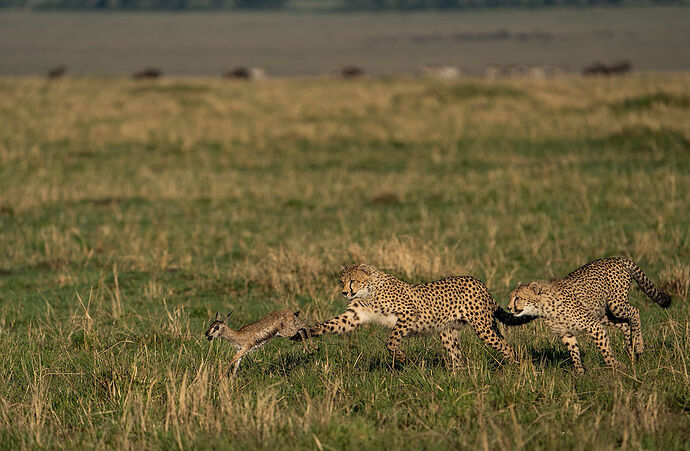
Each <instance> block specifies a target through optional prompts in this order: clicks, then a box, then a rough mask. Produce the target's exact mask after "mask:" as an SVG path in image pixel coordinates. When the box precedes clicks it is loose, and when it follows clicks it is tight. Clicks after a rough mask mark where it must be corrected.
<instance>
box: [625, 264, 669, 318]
mask: <svg viewBox="0 0 690 451" xmlns="http://www.w3.org/2000/svg"><path fill="white" fill-rule="evenodd" d="M621 262H622V263H623V264H624V266H625V268H626V269H627V270H628V272H629V273H630V275H631V276H632V277H633V279H635V282H637V285H638V286H639V287H640V288H641V289H642V291H644V294H646V295H647V296H649V298H650V299H651V300H653V301H654V302H656V303H657V304H659V307H663V308H668V307H669V306H670V305H671V296H670V295H668V294H666V293H664V292H663V291H661V290H660V289H658V288H657V287H656V286H655V285H654V284H653V283H652V282H651V281H650V280H649V279H648V278H647V276H646V275H645V274H644V273H643V272H642V270H641V269H640V267H639V266H637V265H636V264H635V263H633V262H632V261H630V260H627V259H624V258H622V259H621Z"/></svg>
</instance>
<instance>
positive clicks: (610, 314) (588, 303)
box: [508, 257, 671, 374]
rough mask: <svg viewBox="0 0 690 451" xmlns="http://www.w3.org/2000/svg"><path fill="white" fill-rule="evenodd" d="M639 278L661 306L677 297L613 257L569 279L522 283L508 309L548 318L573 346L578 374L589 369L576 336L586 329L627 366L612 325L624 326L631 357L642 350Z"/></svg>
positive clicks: (606, 353)
mask: <svg viewBox="0 0 690 451" xmlns="http://www.w3.org/2000/svg"><path fill="white" fill-rule="evenodd" d="M633 280H635V281H636V282H637V284H638V285H639V286H640V288H641V289H642V291H643V292H644V293H645V294H646V295H647V296H649V297H650V298H651V299H652V300H654V301H655V302H656V303H657V304H659V305H660V306H661V307H664V308H666V307H668V306H669V305H671V297H670V296H669V295H668V294H666V293H663V292H661V291H660V290H659V289H658V288H657V287H655V286H654V284H653V283H652V282H650V280H649V279H648V278H647V276H645V274H644V273H643V272H642V270H641V269H640V268H639V267H638V266H637V265H636V264H635V263H633V262H631V261H630V260H627V259H625V258H620V257H612V258H603V259H600V260H594V261H592V262H589V263H587V264H586V265H584V266H582V267H580V268H578V269H576V270H575V271H573V272H571V273H570V274H568V275H567V276H565V277H564V278H563V279H558V280H552V281H548V282H543V281H542V282H531V283H529V284H527V285H523V284H521V283H520V284H518V285H517V287H516V288H515V289H514V290H513V291H512V292H511V294H510V304H509V306H508V309H509V310H510V311H511V312H513V313H514V314H515V315H516V316H518V317H530V316H531V317H541V318H544V320H545V321H546V324H547V325H548V326H549V327H551V329H552V330H553V331H554V332H556V334H557V335H558V336H559V337H560V338H561V341H562V342H563V343H564V344H565V345H566V347H567V348H568V351H569V352H570V356H571V358H572V360H573V364H574V366H575V370H576V371H577V372H578V373H580V374H581V373H584V371H585V369H584V366H583V365H582V360H581V359H580V350H579V348H578V345H577V339H576V338H575V334H576V333H577V332H580V331H585V332H587V333H588V334H589V336H590V337H592V339H593V340H594V343H595V344H596V346H597V347H598V348H599V351H600V352H601V354H602V355H603V357H604V361H605V362H606V364H607V365H609V366H610V367H612V368H622V365H621V364H620V363H619V362H618V361H617V360H616V358H615V357H614V355H613V353H612V352H611V346H610V343H609V336H608V331H607V328H606V326H615V327H617V328H618V329H620V330H621V332H622V333H623V336H624V338H625V344H626V348H627V351H628V354H629V355H630V358H631V360H633V361H634V360H635V357H636V356H639V355H640V354H642V352H643V351H644V341H643V340H642V331H641V325H640V311H639V310H638V309H637V308H635V307H634V306H632V305H631V304H630V303H629V302H628V291H629V289H630V285H631V284H632V281H633Z"/></svg>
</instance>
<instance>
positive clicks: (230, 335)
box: [206, 310, 311, 376]
mask: <svg viewBox="0 0 690 451" xmlns="http://www.w3.org/2000/svg"><path fill="white" fill-rule="evenodd" d="M230 315H232V312H230V313H228V315H227V316H226V317H225V321H223V319H222V318H221V316H220V314H219V313H216V318H215V320H214V321H213V322H212V323H211V325H210V326H209V328H208V330H207V331H206V338H208V339H209V340H213V339H214V338H225V339H226V340H228V341H229V342H230V344H232V345H233V346H234V347H236V348H237V354H235V357H233V359H232V361H231V362H230V366H232V365H233V364H234V365H235V369H234V371H233V372H232V374H233V376H234V375H235V374H237V368H239V367H240V362H241V361H242V357H244V356H245V355H247V353H249V352H251V351H254V350H256V349H258V348H260V347H261V346H263V345H265V344H266V342H267V341H268V340H270V339H271V338H273V337H284V338H290V337H293V336H296V335H299V336H300V337H301V339H302V344H303V345H304V350H305V352H308V348H307V342H306V340H307V339H309V344H311V337H310V336H309V333H308V332H307V331H306V329H305V327H304V326H305V325H306V321H304V320H303V319H301V318H299V310H297V311H296V312H293V311H292V310H278V311H277V312H271V313H269V314H268V315H266V316H265V317H263V318H261V319H260V320H259V321H257V322H255V323H252V324H247V325H246V326H243V327H241V328H240V329H237V330H235V329H232V328H231V327H230V326H228V324H227V320H228V318H230Z"/></svg>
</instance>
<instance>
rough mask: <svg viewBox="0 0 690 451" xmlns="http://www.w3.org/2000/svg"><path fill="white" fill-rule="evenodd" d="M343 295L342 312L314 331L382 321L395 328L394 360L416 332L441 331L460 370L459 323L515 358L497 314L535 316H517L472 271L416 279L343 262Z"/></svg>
mask: <svg viewBox="0 0 690 451" xmlns="http://www.w3.org/2000/svg"><path fill="white" fill-rule="evenodd" d="M340 286H341V292H342V295H343V296H344V297H345V298H347V299H348V300H349V301H350V302H349V304H348V305H347V309H346V310H345V312H344V313H343V314H341V315H338V316H336V317H335V318H332V319H330V320H328V321H325V322H323V323H320V324H317V325H315V326H313V327H311V328H310V329H309V335H311V336H319V335H323V334H343V333H345V332H350V331H352V330H354V329H356V328H357V327H359V326H360V325H363V324H367V323H378V324H380V325H383V326H385V327H387V328H389V329H392V332H391V334H390V337H389V338H388V342H387V344H386V348H387V349H388V351H389V352H390V354H391V355H392V356H393V358H394V360H396V361H398V362H404V361H405V360H406V358H407V357H406V355H405V353H404V352H403V351H402V350H401V349H400V348H399V345H400V342H401V339H402V338H404V337H406V336H408V335H410V334H422V333H432V332H434V331H436V332H439V333H440V337H441V342H442V343H443V347H444V348H445V349H446V351H447V352H448V355H449V359H448V360H446V362H447V364H448V366H449V367H450V368H451V369H452V370H455V369H456V368H458V367H460V366H461V365H462V363H463V362H464V358H463V355H462V352H461V350H460V336H459V329H460V328H461V326H463V325H464V324H469V325H470V326H471V327H472V329H473V330H474V332H475V333H476V334H477V335H478V336H479V338H481V339H482V340H483V341H484V342H485V343H486V344H488V345H489V346H491V347H492V348H493V349H495V350H497V351H499V352H500V353H501V354H503V356H504V357H505V358H506V360H508V361H511V362H514V361H515V358H514V353H513V348H512V347H511V346H510V345H509V344H508V342H507V341H506V340H505V339H504V338H503V336H502V335H501V333H500V332H499V330H498V328H497V326H496V319H498V320H499V321H500V322H502V323H503V324H507V325H518V324H524V323H526V322H529V321H530V320H531V319H532V318H516V317H514V316H513V315H511V314H510V313H508V312H506V311H505V310H503V309H502V308H501V307H500V306H499V305H498V304H497V303H496V301H495V300H494V299H493V297H492V296H491V293H489V290H488V289H487V288H486V285H484V284H483V283H482V282H481V281H480V280H478V279H475V278H474V277H470V276H459V277H448V278H445V279H442V280H437V281H434V282H428V283H422V284H419V285H412V284H409V283H406V282H403V281H402V280H400V279H397V278H396V277H394V276H392V275H390V274H386V273H385V272H383V271H381V270H379V269H377V268H375V267H373V266H370V265H366V264H359V265H353V266H347V267H343V268H342V270H341V273H340Z"/></svg>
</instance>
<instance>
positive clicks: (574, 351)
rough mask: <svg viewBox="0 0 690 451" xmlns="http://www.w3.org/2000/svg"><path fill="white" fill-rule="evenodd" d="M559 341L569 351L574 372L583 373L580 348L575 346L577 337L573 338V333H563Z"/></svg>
mask: <svg viewBox="0 0 690 451" xmlns="http://www.w3.org/2000/svg"><path fill="white" fill-rule="evenodd" d="M561 341H562V342H563V344H564V345H565V346H566V347H567V348H568V352H570V358H571V359H572V361H573V366H574V367H575V372H576V373H577V374H585V367H584V366H583V365H582V359H581V358H580V348H579V347H578V346H577V338H575V335H573V334H565V335H563V336H561Z"/></svg>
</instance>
